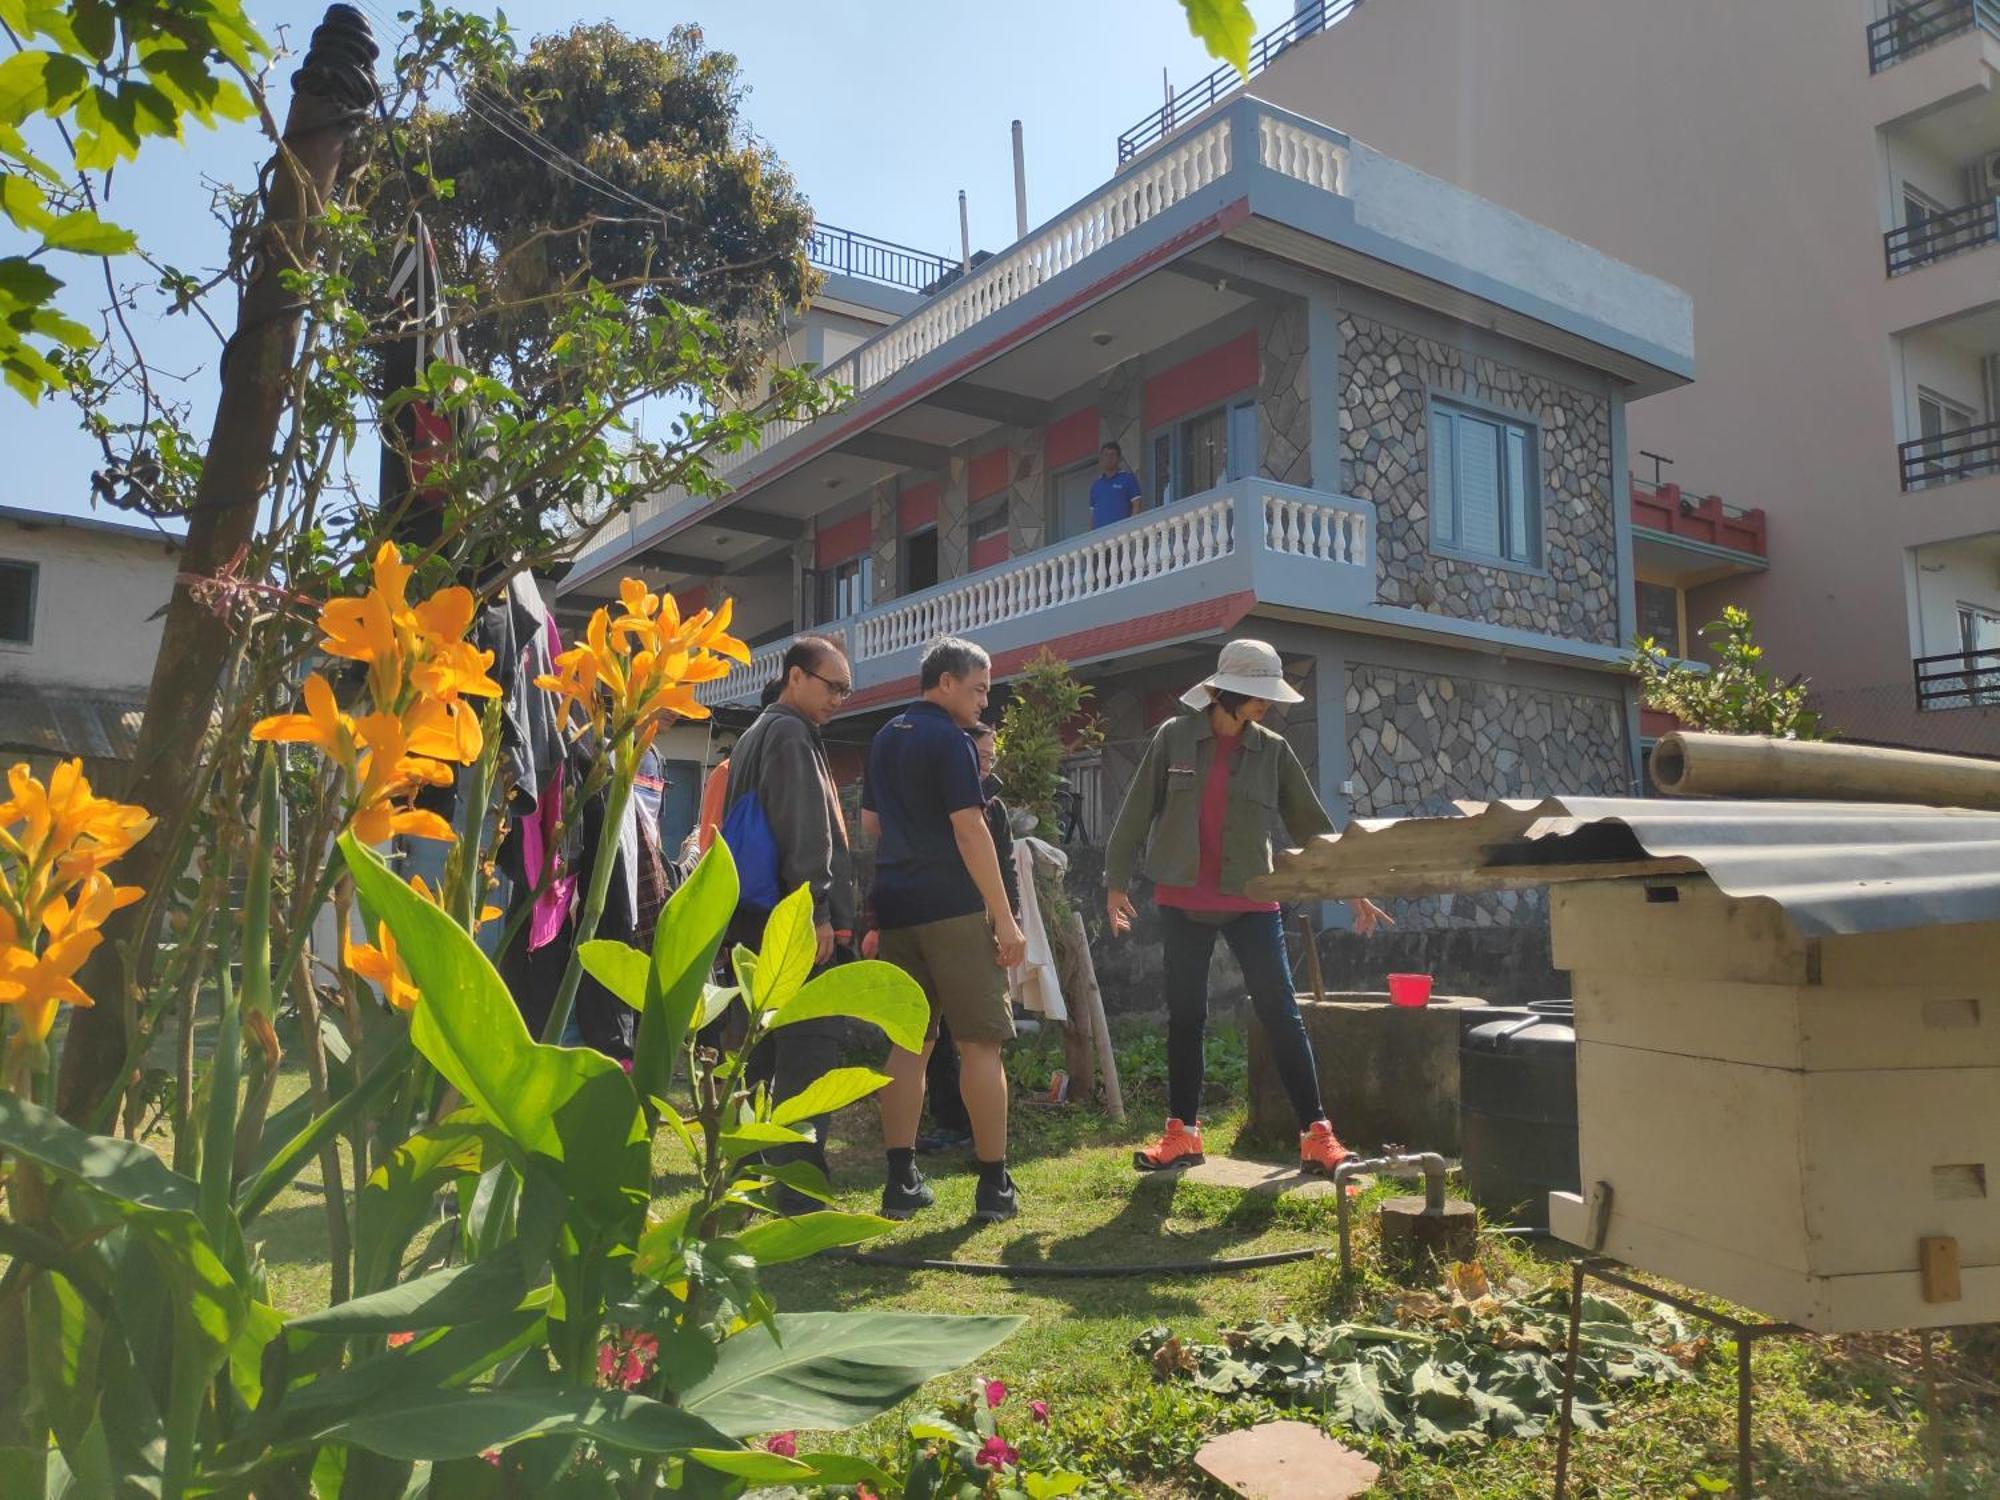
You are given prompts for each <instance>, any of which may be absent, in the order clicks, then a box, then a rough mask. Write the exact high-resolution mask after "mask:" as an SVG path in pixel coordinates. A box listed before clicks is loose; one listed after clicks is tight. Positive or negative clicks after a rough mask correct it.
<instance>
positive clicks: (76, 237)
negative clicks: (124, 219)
mask: <svg viewBox="0 0 2000 1500" xmlns="http://www.w3.org/2000/svg"><path fill="white" fill-rule="evenodd" d="M42 240H43V242H44V243H45V244H47V245H48V246H49V248H50V249H52V250H73V251H75V252H76V253H77V254H78V255H123V254H124V253H125V252H126V251H127V250H130V249H131V248H132V247H133V246H134V245H136V244H137V243H138V242H139V237H138V236H137V235H135V234H134V233H132V231H131V230H129V229H124V228H121V227H119V226H118V225H116V224H107V223H105V222H104V220H102V219H100V218H98V217H97V215H96V214H94V213H92V212H91V211H90V210H89V209H87V208H86V209H78V210H77V211H76V212H75V213H70V214H64V215H63V216H62V217H61V218H60V219H57V220H56V221H55V222H54V223H53V224H50V225H49V226H48V227H47V228H45V229H44V230H43V231H42Z"/></svg>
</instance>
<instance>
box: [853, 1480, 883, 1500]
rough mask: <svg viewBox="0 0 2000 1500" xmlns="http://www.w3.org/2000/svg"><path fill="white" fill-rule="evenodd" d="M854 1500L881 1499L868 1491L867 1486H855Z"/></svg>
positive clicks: (871, 1491)
mask: <svg viewBox="0 0 2000 1500" xmlns="http://www.w3.org/2000/svg"><path fill="white" fill-rule="evenodd" d="M854 1500H882V1497H881V1496H880V1495H877V1494H876V1493H875V1492H874V1491H873V1490H871V1489H869V1488H868V1486H867V1485H865V1484H857V1485H856V1486H855V1487H854Z"/></svg>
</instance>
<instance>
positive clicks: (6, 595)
mask: <svg viewBox="0 0 2000 1500" xmlns="http://www.w3.org/2000/svg"><path fill="white" fill-rule="evenodd" d="M39 571H40V569H38V568H37V567H36V565H35V564H33V563H31V562H10V561H8V560H6V559H4V558H0V644H5V645H9V646H32V645H34V644H35V575H36V574H37V573H38V572H39Z"/></svg>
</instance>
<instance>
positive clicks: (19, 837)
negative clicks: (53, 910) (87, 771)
mask: <svg viewBox="0 0 2000 1500" xmlns="http://www.w3.org/2000/svg"><path fill="white" fill-rule="evenodd" d="M7 789H8V791H9V792H10V793H12V795H11V796H10V797H9V798H8V799H7V800H6V801H5V802H0V856H6V857H7V859H9V860H11V861H12V862H14V863H16V864H17V865H18V866H19V867H20V869H21V870H22V872H23V878H24V881H25V882H35V883H38V884H39V885H40V886H41V887H42V889H41V890H40V892H39V893H38V894H31V893H30V892H29V891H27V890H22V891H18V892H17V893H16V899H17V900H18V901H19V902H20V904H21V906H22V908H23V909H24V910H28V909H34V908H38V907H39V906H40V905H41V904H42V902H43V901H46V900H47V899H48V895H49V894H50V893H51V892H52V891H53V889H54V888H55V887H57V886H60V885H69V884H73V883H75V882H77V881H80V880H84V879H87V878H88V877H89V876H91V875H93V874H95V873H96V872H97V871H99V870H101V869H103V868H104V867H105V866H106V865H108V864H110V863H111V862H112V861H113V860H116V859H119V858H121V857H123V856H124V855H125V854H126V853H128V852H129V851H130V850H131V848H132V846H133V845H134V844H136V843H138V842H139V840H140V839H142V838H144V837H145V836H146V834H147V833H148V832H149V831H151V829H152V827H153V817H152V815H151V814H150V813H148V812H147V811H146V810H145V809H144V808H143V807H133V806H131V805H129V804H127V803H123V802H114V801H112V800H111V799H110V798H108V797H99V796H97V795H95V794H94V793H93V792H92V791H91V790H90V781H89V779H88V778H87V777H86V776H85V775H84V774H83V762H82V761H81V760H67V761H64V762H63V763H62V764H61V765H59V766H57V767H56V768H55V770H54V771H52V772H51V773H50V774H49V779H48V784H47V785H46V786H44V785H43V784H42V783H41V782H40V781H38V780H37V779H36V778H35V776H34V775H33V773H32V772H30V771H29V770H28V768H27V766H26V765H25V764H17V765H15V766H14V767H13V768H12V769H11V770H9V771H8V773H7ZM5 889H6V884H5V876H4V866H0V890H5Z"/></svg>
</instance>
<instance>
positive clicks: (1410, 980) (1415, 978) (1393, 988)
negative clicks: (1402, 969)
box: [1389, 974, 1431, 1006]
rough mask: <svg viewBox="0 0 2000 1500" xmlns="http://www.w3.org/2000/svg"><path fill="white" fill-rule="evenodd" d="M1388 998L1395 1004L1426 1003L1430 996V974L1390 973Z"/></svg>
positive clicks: (1416, 1004)
mask: <svg viewBox="0 0 2000 1500" xmlns="http://www.w3.org/2000/svg"><path fill="white" fill-rule="evenodd" d="M1389 998H1390V1000H1392V1001H1393V1002H1395V1003H1396V1004H1397V1005H1409V1006H1418V1005H1428V1004H1429V1003H1430V998H1431V976H1430V975H1428V974H1391V975H1390V976H1389Z"/></svg>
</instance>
